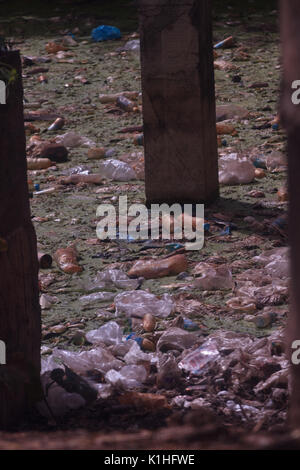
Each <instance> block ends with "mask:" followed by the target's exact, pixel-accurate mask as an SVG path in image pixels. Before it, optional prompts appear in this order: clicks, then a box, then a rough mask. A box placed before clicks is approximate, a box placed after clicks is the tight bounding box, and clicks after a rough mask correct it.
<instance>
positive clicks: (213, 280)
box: [194, 263, 233, 290]
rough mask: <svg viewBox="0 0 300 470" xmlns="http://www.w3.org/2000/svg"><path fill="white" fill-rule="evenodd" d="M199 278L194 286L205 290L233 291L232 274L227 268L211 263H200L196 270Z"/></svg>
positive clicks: (195, 272)
mask: <svg viewBox="0 0 300 470" xmlns="http://www.w3.org/2000/svg"><path fill="white" fill-rule="evenodd" d="M194 274H196V275H197V276H198V275H199V274H200V275H201V277H197V278H196V279H195V280H194V286H195V287H196V288H197V289H203V290H222V289H232V287H233V280H232V273H231V271H230V269H229V268H228V267H227V266H225V265H224V266H223V265H221V266H217V265H213V264H209V263H198V264H197V265H196V266H195V268H194Z"/></svg>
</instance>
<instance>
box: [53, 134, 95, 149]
mask: <svg viewBox="0 0 300 470" xmlns="http://www.w3.org/2000/svg"><path fill="white" fill-rule="evenodd" d="M55 142H56V143H57V144H62V145H64V146H65V147H69V148H75V147H96V143H95V142H94V141H92V140H91V139H89V138H88V137H84V136H81V135H79V134H76V132H66V133H65V134H61V135H58V136H57V137H55Z"/></svg>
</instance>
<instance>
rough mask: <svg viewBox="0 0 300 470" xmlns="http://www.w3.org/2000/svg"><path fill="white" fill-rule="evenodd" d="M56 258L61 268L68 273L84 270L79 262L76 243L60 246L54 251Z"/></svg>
mask: <svg viewBox="0 0 300 470" xmlns="http://www.w3.org/2000/svg"><path fill="white" fill-rule="evenodd" d="M54 259H55V261H56V262H57V264H58V266H59V268H60V269H61V270H62V271H64V272H65V273H67V274H74V273H79V272H81V271H82V270H83V268H82V267H81V266H79V264H78V262H77V250H76V247H75V245H71V246H69V247H67V248H59V249H58V250H57V251H56V252H55V253H54Z"/></svg>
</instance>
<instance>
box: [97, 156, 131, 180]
mask: <svg viewBox="0 0 300 470" xmlns="http://www.w3.org/2000/svg"><path fill="white" fill-rule="evenodd" d="M98 168H99V171H100V173H101V175H102V176H103V177H104V178H108V179H112V180H114V181H130V180H136V179H137V176H136V173H135V171H134V170H133V169H132V168H131V166H130V165H128V164H127V163H125V162H122V161H120V160H114V159H108V160H104V161H101V162H100V164H99V167H98Z"/></svg>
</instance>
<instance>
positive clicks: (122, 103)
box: [116, 96, 134, 112]
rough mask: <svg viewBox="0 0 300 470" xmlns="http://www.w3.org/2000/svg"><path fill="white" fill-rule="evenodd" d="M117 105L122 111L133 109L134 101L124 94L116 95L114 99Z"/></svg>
mask: <svg viewBox="0 0 300 470" xmlns="http://www.w3.org/2000/svg"><path fill="white" fill-rule="evenodd" d="M116 104H117V106H119V108H121V109H123V110H124V111H129V112H130V111H133V108H134V103H133V102H132V101H131V100H129V99H128V98H126V97H125V96H118V98H117V101H116Z"/></svg>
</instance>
